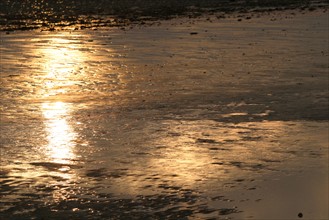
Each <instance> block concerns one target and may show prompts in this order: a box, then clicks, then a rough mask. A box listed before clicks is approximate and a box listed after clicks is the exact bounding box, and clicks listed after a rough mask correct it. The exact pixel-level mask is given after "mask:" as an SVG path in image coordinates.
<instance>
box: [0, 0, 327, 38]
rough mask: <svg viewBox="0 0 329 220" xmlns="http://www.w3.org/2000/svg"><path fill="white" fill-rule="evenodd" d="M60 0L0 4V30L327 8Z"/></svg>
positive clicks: (321, 2)
mask: <svg viewBox="0 0 329 220" xmlns="http://www.w3.org/2000/svg"><path fill="white" fill-rule="evenodd" d="M60 2H61V1H58V0H53V1H51V2H47V3H34V2H33V1H31V0H26V1H25V2H23V3H19V2H18V1H17V0H8V1H6V2H1V3H0V31H7V32H10V31H16V30H23V31H24V30H35V29H40V30H44V31H54V30H65V29H76V30H78V29H85V28H100V27H124V26H129V25H131V24H141V25H143V24H145V22H149V21H155V20H167V19H172V18H176V17H179V16H187V17H191V18H194V17H199V16H201V15H204V14H214V13H217V14H219V15H218V18H225V17H226V15H227V14H232V13H264V12H271V11H281V10H293V9H297V10H300V11H307V10H310V11H312V10H316V9H327V8H328V6H329V5H328V2H327V1H325V0H317V1H316V0H288V1H284V0H264V1H257V0H245V1H239V0H223V1H218V0H205V1H201V2H200V1H197V0H185V1H180V2H179V3H177V1H174V0H169V1H148V0H144V1H131V0H125V1H115V0H102V1H97V2H93V1H82V2H75V1H66V2H65V3H64V4H63V3H60Z"/></svg>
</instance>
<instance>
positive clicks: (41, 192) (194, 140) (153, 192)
mask: <svg viewBox="0 0 329 220" xmlns="http://www.w3.org/2000/svg"><path fill="white" fill-rule="evenodd" d="M308 16H309V17H307V15H303V16H302V15H300V17H298V16H297V17H296V18H291V20H287V21H286V22H283V24H280V29H278V26H277V25H278V23H275V22H274V23H273V22H272V23H269V24H267V23H266V22H265V24H263V23H261V22H260V20H256V21H254V22H249V23H245V24H244V25H245V26H243V27H242V26H239V25H241V24H240V23H237V22H236V21H233V20H227V21H226V23H225V22H224V23H221V24H213V23H211V22H209V20H208V21H203V20H199V21H195V23H193V24H192V23H190V24H188V23H184V24H175V22H168V23H164V24H163V25H162V26H159V27H148V29H147V28H145V29H143V28H142V29H133V30H131V31H126V32H124V31H122V30H115V29H111V30H98V31H96V32H95V31H90V30H86V31H73V32H47V33H46V32H17V33H13V34H10V35H2V45H1V54H2V60H1V64H2V70H1V97H2V100H1V170H0V181H1V188H0V195H1V200H0V204H1V205H0V207H1V209H0V217H1V218H5V219H6V218H7V217H9V216H10V218H11V219H42V218H47V219H48V218H49V219H58V218H61V217H63V216H65V217H66V218H70V219H109V218H111V219H112V218H113V219H125V218H129V219H162V218H163V219H185V218H186V219H214V218H215V219H230V218H232V219H245V218H254V219H259V218H264V219H271V218H272V219H273V218H289V219H294V218H298V216H297V214H298V213H299V212H303V214H304V215H305V217H307V216H308V217H310V218H325V216H326V215H327V214H328V209H327V204H328V200H327V198H324V196H323V195H325V193H326V192H327V191H326V190H327V187H326V186H327V184H328V178H327V177H328V176H327V175H328V149H327V144H328V123H327V113H326V112H327V104H326V102H327V99H326V97H327V92H325V91H326V90H325V88H326V86H327V84H326V81H325V80H324V79H325V78H326V76H325V73H326V69H325V66H326V64H327V58H328V51H327V50H324V48H323V47H322V45H323V42H324V41H325V36H326V32H325V31H324V29H323V27H324V26H326V22H327V21H325V19H323V20H321V21H322V23H321V22H319V21H318V20H317V19H315V18H314V15H312V13H311V14H310V15H308ZM319 16H324V15H323V14H321V13H320V15H319ZM212 19H213V18H212ZM294 19H295V20H294ZM298 19H300V20H298ZM298 21H303V22H302V23H299V22H298ZM185 22H186V21H185ZM294 22H297V23H298V24H300V26H297V27H294V28H292V29H289V27H290V25H291V23H294ZM314 24H316V25H314ZM310 26H312V27H313V29H312V30H313V31H312V32H309V31H307V30H306V29H307V28H308V27H310ZM169 27H170V28H169ZM135 28H136V27H135ZM262 28H267V30H266V31H263V30H262ZM282 28H286V30H285V31H284V33H282V30H281V29H282ZM145 30H147V32H145ZM255 30H257V34H259V33H262V34H261V35H260V37H259V38H258V39H254V38H253V36H254V37H255V36H256V35H257V34H256V33H254V31H255ZM314 30H316V31H315V33H316V34H314ZM191 33H196V34H191ZM273 34H277V35H280V37H279V38H278V39H275V40H274V39H272V37H271V36H273ZM296 35H298V36H296ZM310 35H312V37H313V38H314V39H317V41H315V42H314V43H312V44H307V43H305V42H307V41H308V40H309V37H311V36H310ZM232 36H234V37H232ZM301 36H304V37H301ZM241 39H245V40H241ZM237 42H239V43H240V44H239V45H237ZM273 42H275V43H276V44H275V45H273ZM258 44H261V45H258ZM300 45H303V47H300ZM283 48H286V49H285V50H283ZM296 54H298V56H295V55H296ZM285 59H290V61H287V62H285V63H283V64H282V60H285ZM301 60H304V62H301ZM305 60H307V62H305ZM229 61H231V62H229ZM311 73H312V74H311ZM301 98H302V99H303V100H300V99H301ZM301 109H302V110H301ZM311 179H313V180H314V181H313V182H312V181H311ZM286 184H287V186H286ZM292 185H294V186H295V187H291V186H292ZM296 185H298V187H297V186H296ZM275 186H278V187H275ZM279 186H280V187H279ZM288 187H289V190H290V193H291V194H289V193H288V194H289V195H290V197H288V198H287V197H285V196H284V195H280V193H283V194H284V193H286V192H285V190H287V188H288ZM273 192H275V194H276V195H277V196H276V197H275V196H273ZM301 192H302V193H301ZM327 193H328V192H327ZM279 195H280V196H279ZM283 200H284V201H283ZM297 201H303V202H297ZM280 204H284V207H286V208H287V207H288V208H287V209H286V210H285V211H284V213H280V212H278V209H277V208H275V207H280V209H281V210H283V208H282V207H283V206H280ZM264 210H266V212H265V211H264ZM269 215H270V216H269Z"/></svg>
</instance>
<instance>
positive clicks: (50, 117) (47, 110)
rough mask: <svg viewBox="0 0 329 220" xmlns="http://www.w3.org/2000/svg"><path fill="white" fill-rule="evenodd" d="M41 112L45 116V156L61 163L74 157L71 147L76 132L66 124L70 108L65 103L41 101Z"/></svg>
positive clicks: (73, 143) (73, 144)
mask: <svg viewBox="0 0 329 220" xmlns="http://www.w3.org/2000/svg"><path fill="white" fill-rule="evenodd" d="M42 113H43V115H44V117H45V126H46V132H47V140H48V145H47V151H46V152H47V156H49V157H50V158H51V159H52V160H53V161H54V162H57V163H63V162H66V161H67V160H72V159H74V158H75V154H74V153H73V148H74V146H75V145H76V143H75V139H76V138H77V134H76V133H75V132H74V130H73V128H72V127H71V126H70V125H69V124H68V121H67V118H68V117H69V114H70V109H69V107H68V104H67V103H64V102H54V103H43V104H42Z"/></svg>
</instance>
